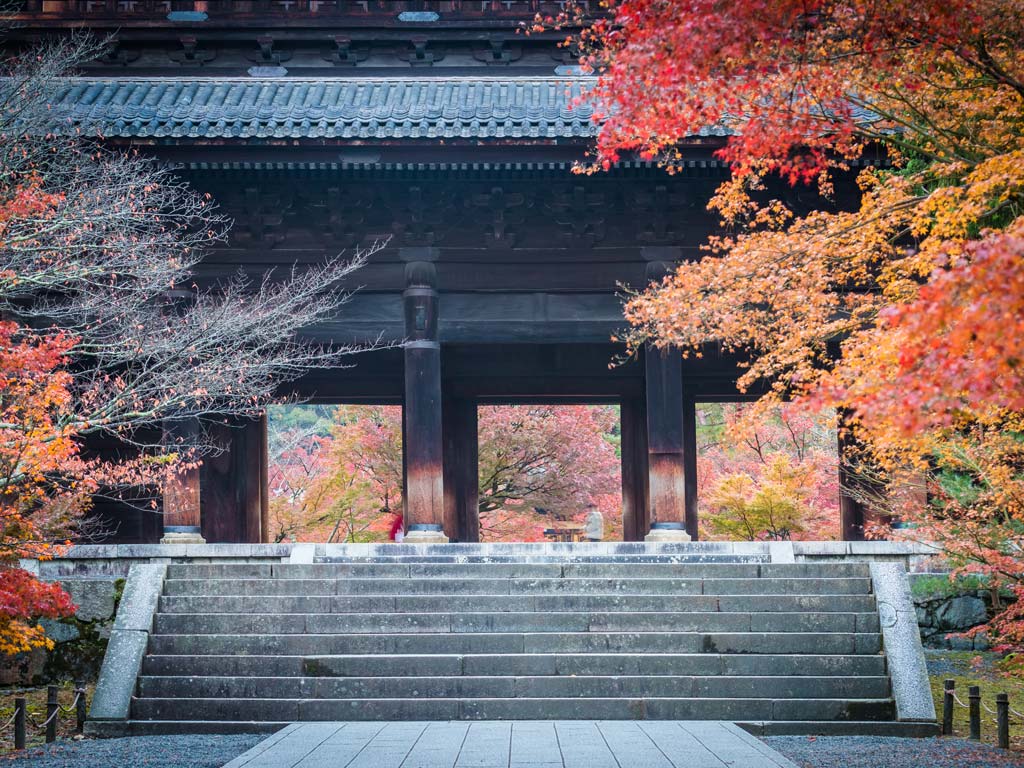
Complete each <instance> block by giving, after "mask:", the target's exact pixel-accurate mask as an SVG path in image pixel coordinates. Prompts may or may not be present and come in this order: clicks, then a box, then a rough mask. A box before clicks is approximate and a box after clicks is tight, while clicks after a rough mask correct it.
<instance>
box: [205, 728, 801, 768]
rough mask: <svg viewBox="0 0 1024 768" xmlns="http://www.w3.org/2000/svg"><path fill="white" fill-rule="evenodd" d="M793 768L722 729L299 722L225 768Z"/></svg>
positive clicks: (758, 743)
mask: <svg viewBox="0 0 1024 768" xmlns="http://www.w3.org/2000/svg"><path fill="white" fill-rule="evenodd" d="M328 766H329V767H330V768H400V767H401V768H470V766H472V767H473V768H556V767H557V768H724V767H725V766H735V768H796V766H795V765H794V764H793V763H792V762H790V761H789V760H787V759H786V758H785V757H783V756H782V755H780V754H779V753H778V752H776V751H775V750H773V749H771V748H770V747H768V746H767V745H765V744H764V743H763V742H761V741H758V740H757V739H755V738H754V737H753V736H751V735H749V734H748V733H746V732H745V731H743V730H742V729H740V728H739V727H738V726H736V725H733V724H732V723H722V722H710V721H704V722H689V721H660V722H640V723H638V722H629V721H625V722H624V721H601V720H556V721H518V722H493V721H488V722H472V723H467V722H403V723H395V722H387V723H385V722H358V723H295V724H293V725H289V726H287V727H286V728H284V729H282V730H281V731H278V732H277V733H276V734H274V735H273V736H271V737H270V738H268V739H267V740H266V741H264V742H261V743H260V744H257V745H256V746H255V747H253V748H252V749H250V750H249V751H248V752H246V753H245V754H243V755H240V756H239V757H237V758H236V759H234V760H232V761H231V762H230V763H228V764H227V765H226V766H224V768H328Z"/></svg>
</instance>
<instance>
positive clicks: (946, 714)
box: [942, 680, 956, 736]
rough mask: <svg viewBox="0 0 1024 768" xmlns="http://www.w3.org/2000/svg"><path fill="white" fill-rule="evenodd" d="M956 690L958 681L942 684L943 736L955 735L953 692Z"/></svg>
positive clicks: (948, 681) (947, 681)
mask: <svg viewBox="0 0 1024 768" xmlns="http://www.w3.org/2000/svg"><path fill="white" fill-rule="evenodd" d="M955 688H956V680H946V681H945V682H944V683H943V684H942V735H943V736H952V735H953V706H954V704H955V703H956V702H954V701H953V691H954V689H955Z"/></svg>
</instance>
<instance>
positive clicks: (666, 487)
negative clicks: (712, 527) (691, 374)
mask: <svg viewBox="0 0 1024 768" xmlns="http://www.w3.org/2000/svg"><path fill="white" fill-rule="evenodd" d="M640 251H641V255H642V256H643V257H644V259H645V260H646V261H647V274H646V277H647V282H648V283H659V282H661V281H662V280H664V279H665V277H666V276H667V275H668V274H669V273H670V272H671V271H672V264H673V263H674V262H677V261H679V260H680V259H681V258H682V255H681V251H680V249H679V248H677V247H662V246H649V247H644V248H641V249H640ZM644 377H645V379H646V388H645V389H646V409H647V462H648V473H647V492H648V508H649V510H650V512H649V514H650V526H651V530H650V533H648V534H647V537H646V538H647V539H648V540H651V541H688V540H689V538H690V537H689V535H688V534H687V532H686V475H687V470H686V461H685V446H684V441H683V410H684V409H683V358H682V355H681V354H680V352H679V350H677V349H675V348H665V349H657V348H655V347H653V346H651V345H647V348H646V349H645V350H644Z"/></svg>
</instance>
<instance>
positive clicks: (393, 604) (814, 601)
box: [160, 595, 876, 614]
mask: <svg viewBox="0 0 1024 768" xmlns="http://www.w3.org/2000/svg"><path fill="white" fill-rule="evenodd" d="M438 611H445V612H450V613H456V612H465V613H480V612H486V613H507V612H524V611H525V612H530V611H551V612H566V611H570V612H571V611H638V612H645V611H698V612H716V611H720V612H723V613H731V612H747V613H775V612H778V613H795V612H801V611H813V612H816V613H875V612H876V608H875V598H874V596H873V595H773V596H772V598H771V599H770V600H765V599H764V597H763V596H761V595H722V596H719V595H462V596H460V597H459V599H458V600H452V599H451V598H450V597H449V596H446V595H169V596H168V595H165V596H163V597H161V598H160V612H161V613H205V614H212V613H320V614H326V613H377V614H388V613H434V612H438Z"/></svg>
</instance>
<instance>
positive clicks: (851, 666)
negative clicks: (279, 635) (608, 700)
mask: <svg viewBox="0 0 1024 768" xmlns="http://www.w3.org/2000/svg"><path fill="white" fill-rule="evenodd" d="M143 673H144V674H146V675H153V676H167V675H177V676H196V677H200V676H206V675H210V676H224V677H232V676H238V675H275V676H278V677H302V676H315V677H373V676H378V675H379V676H384V677H397V676H401V675H426V676H429V677H438V676H445V675H447V676H459V675H476V676H492V677H493V676H500V675H524V676H538V675H648V676H650V675H697V676H709V675H731V676H766V675H796V676H828V675H836V676H841V677H842V676H851V675H864V676H868V677H871V676H879V675H885V674H886V665H885V657H884V656H881V655H877V654H875V655H861V656H824V655H822V656H811V655H784V654H716V653H700V654H683V653H647V654H642V653H619V654H600V653H567V654H525V653H524V654H514V655H504V654H481V655H472V654H467V655H458V654H435V655H430V656H398V655H394V656H387V655H378V654H371V655H358V656H233V655H232V656H212V655H204V656H161V655H150V656H147V657H146V659H145V662H144V664H143Z"/></svg>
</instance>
